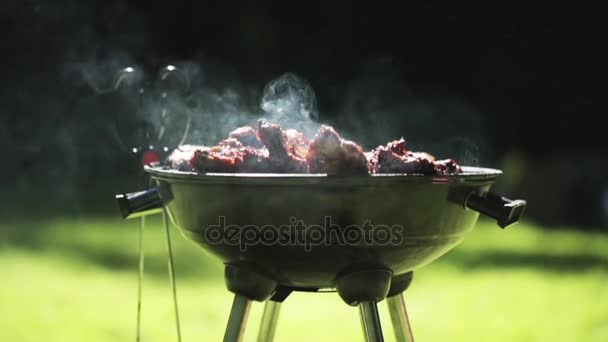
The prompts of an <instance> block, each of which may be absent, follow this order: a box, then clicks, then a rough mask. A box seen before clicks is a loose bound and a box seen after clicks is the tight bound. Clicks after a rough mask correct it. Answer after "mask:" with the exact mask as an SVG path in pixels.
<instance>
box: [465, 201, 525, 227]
mask: <svg viewBox="0 0 608 342" xmlns="http://www.w3.org/2000/svg"><path fill="white" fill-rule="evenodd" d="M526 204H527V203H526V201H524V200H511V199H508V198H506V197H502V196H499V195H496V194H493V193H488V194H487V195H485V196H480V195H478V194H476V193H470V194H469V196H467V198H466V199H465V201H464V205H465V207H467V208H470V209H473V210H475V211H478V212H480V213H482V214H484V215H486V216H489V217H491V218H494V219H496V222H497V223H498V225H499V226H500V227H501V228H507V227H509V226H511V225H513V224H515V223H517V222H518V221H519V219H520V218H521V216H522V215H523V213H524V210H525V209H526Z"/></svg>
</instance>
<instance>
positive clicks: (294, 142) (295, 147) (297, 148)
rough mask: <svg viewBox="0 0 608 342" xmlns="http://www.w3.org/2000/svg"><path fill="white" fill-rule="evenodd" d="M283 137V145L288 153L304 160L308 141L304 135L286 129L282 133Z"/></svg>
mask: <svg viewBox="0 0 608 342" xmlns="http://www.w3.org/2000/svg"><path fill="white" fill-rule="evenodd" d="M283 135H284V136H285V144H286V145H287V150H288V151H289V153H291V154H293V155H295V156H296V157H298V158H301V159H306V155H307V154H308V147H309V146H310V140H308V138H306V136H304V133H302V132H299V131H297V130H295V129H286V130H285V131H283Z"/></svg>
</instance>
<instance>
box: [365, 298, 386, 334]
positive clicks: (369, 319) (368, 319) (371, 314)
mask: <svg viewBox="0 0 608 342" xmlns="http://www.w3.org/2000/svg"><path fill="white" fill-rule="evenodd" d="M359 312H360V313H361V323H362V324H363V333H364V334H365V340H366V341H367V342H383V341H384V337H383V336H382V326H381V325H380V315H379V314H378V306H377V305H376V302H361V304H359Z"/></svg>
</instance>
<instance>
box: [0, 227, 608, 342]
mask: <svg viewBox="0 0 608 342" xmlns="http://www.w3.org/2000/svg"><path fill="white" fill-rule="evenodd" d="M172 232H173V241H174V245H175V251H176V269H177V275H178V279H177V280H178V296H179V300H180V315H181V318H182V334H183V337H184V341H201V340H202V341H219V340H221V338H222V335H223V332H224V327H225V323H226V318H227V316H228V311H229V308H230V304H231V302H232V295H231V294H230V293H228V292H227V291H226V290H225V288H224V284H223V268H222V265H221V264H220V263H219V262H217V261H216V260H215V259H213V258H212V257H210V256H208V255H207V254H205V253H203V252H201V250H200V249H199V248H198V247H196V246H195V245H194V244H192V243H190V242H189V241H186V240H185V239H184V238H183V237H182V236H181V235H179V234H178V233H177V232H176V231H175V230H173V231H172ZM137 234H138V222H137V221H121V220H119V219H105V218H77V217H74V218H65V219H55V220H42V221H30V222H18V223H12V224H10V225H8V224H4V225H0V267H1V269H2V270H3V274H2V280H1V287H0V340H1V341H43V340H44V341H132V340H134V337H135V315H136V294H137V268H136V267H137V242H138V236H137ZM145 251H146V257H147V258H146V277H145V283H144V302H143V312H144V313H143V328H142V329H143V335H144V341H172V340H175V330H174V316H173V311H172V302H171V293H170V287H169V281H168V278H167V272H166V247H165V241H164V232H163V230H162V227H161V226H160V221H159V220H157V219H154V220H151V222H149V225H148V226H147V228H146V238H145ZM406 301H407V303H408V310H409V313H410V318H411V322H412V325H413V328H414V334H415V336H416V339H417V341H442V340H449V341H608V236H603V235H600V234H585V233H580V232H572V231H549V230H542V229H538V228H535V227H533V226H531V225H527V224H520V225H518V226H515V227H512V228H510V229H507V230H501V229H499V228H497V227H495V226H493V225H492V224H491V223H489V222H480V223H479V224H478V226H477V227H476V229H475V230H474V231H473V232H472V233H471V234H470V236H469V237H468V238H467V239H466V240H465V242H464V243H463V244H461V245H460V246H458V247H457V248H456V249H455V250H453V251H451V252H450V253H448V254H447V255H446V256H444V257H442V258H441V259H440V260H438V261H436V262H434V263H432V264H430V265H428V266H426V267H425V268H423V269H421V270H419V271H417V272H416V273H415V276H414V282H413V284H412V286H411V288H410V289H409V290H408V291H407V293H406ZM262 308H263V305H262V304H260V303H256V304H255V305H254V306H253V309H252V313H251V320H250V324H249V325H248V328H247V331H246V340H248V341H254V340H255V337H256V331H257V325H258V323H259V319H260V317H261V312H262ZM380 308H381V313H383V314H384V315H383V324H384V329H385V335H386V337H387V340H389V341H390V340H393V336H392V332H391V331H390V328H391V327H390V320H389V319H388V314H387V312H386V306H385V304H384V303H381V305H380ZM276 340H277V341H311V340H313V341H321V340H323V341H334V340H343V341H362V340H363V339H362V336H361V328H360V326H359V318H358V311H357V309H356V308H353V307H349V306H347V305H345V304H344V303H343V302H342V301H341V300H340V298H339V297H338V296H337V295H336V294H333V293H327V294H306V293H296V294H294V295H292V296H291V297H289V299H288V300H287V301H286V302H285V303H284V305H283V308H282V311H281V317H280V319H279V326H278V329H277V336H276Z"/></svg>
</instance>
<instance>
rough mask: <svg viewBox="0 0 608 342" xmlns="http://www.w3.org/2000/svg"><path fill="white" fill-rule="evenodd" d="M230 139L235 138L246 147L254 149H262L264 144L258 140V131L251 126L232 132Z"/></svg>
mask: <svg viewBox="0 0 608 342" xmlns="http://www.w3.org/2000/svg"><path fill="white" fill-rule="evenodd" d="M228 138H233V139H236V140H238V141H240V142H241V144H243V145H245V146H251V147H254V148H262V147H264V144H262V142H261V141H260V139H259V138H258V134H257V131H256V130H255V128H253V127H251V126H243V127H239V128H237V129H235V130H234V131H232V132H230V134H229V135H228Z"/></svg>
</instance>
